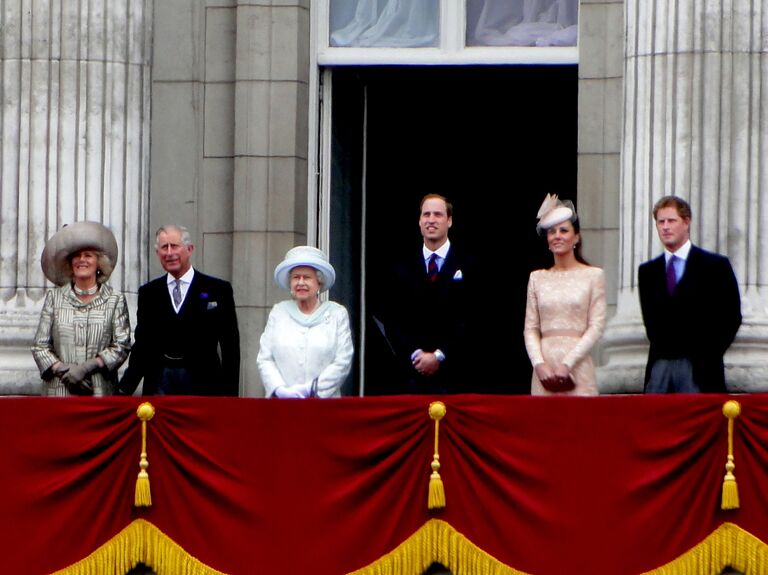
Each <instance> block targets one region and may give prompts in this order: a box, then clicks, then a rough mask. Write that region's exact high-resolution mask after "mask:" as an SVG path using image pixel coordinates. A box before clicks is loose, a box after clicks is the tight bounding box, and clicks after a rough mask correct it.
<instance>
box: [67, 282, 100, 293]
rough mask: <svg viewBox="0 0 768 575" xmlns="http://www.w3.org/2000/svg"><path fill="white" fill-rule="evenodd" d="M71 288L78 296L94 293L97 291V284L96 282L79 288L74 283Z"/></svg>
mask: <svg viewBox="0 0 768 575" xmlns="http://www.w3.org/2000/svg"><path fill="white" fill-rule="evenodd" d="M72 289H73V290H75V293H76V294H77V295H80V296H86V295H94V294H95V293H96V292H97V291H99V284H96V285H95V286H93V287H89V288H86V289H82V288H79V287H77V286H76V285H74V284H72Z"/></svg>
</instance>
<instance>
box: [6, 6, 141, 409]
mask: <svg viewBox="0 0 768 575" xmlns="http://www.w3.org/2000/svg"><path fill="white" fill-rule="evenodd" d="M0 18H2V21H1V22H0V30H1V31H2V32H1V33H0V42H1V43H2V49H1V51H0V95H1V97H0V131H1V133H2V140H0V213H1V214H2V216H1V217H0V393H3V394H14V393H36V392H37V390H38V389H39V375H38V374H37V370H36V367H35V365H34V362H33V361H32V357H31V354H30V352H29V346H30V344H31V341H32V338H33V335H34V332H35V329H36V327H37V322H38V317H39V310H40V307H41V305H42V298H43V296H44V293H45V290H46V289H47V288H49V287H50V284H47V283H46V280H45V278H44V276H43V273H42V271H41V269H40V254H41V253H42V250H43V246H44V245H45V241H46V239H47V238H48V237H50V236H51V235H52V234H53V233H54V232H55V231H56V230H58V229H60V228H61V226H63V225H64V224H68V223H72V222H74V221H78V220H86V219H87V220H96V221H100V222H103V223H104V224H105V225H107V226H109V227H110V228H111V229H112V231H113V232H114V233H115V236H116V238H117V241H118V245H119V248H120V261H119V263H118V267H117V269H116V270H115V272H114V274H113V275H112V278H111V280H110V283H111V284H112V285H113V286H114V287H115V288H116V289H118V290H123V291H126V292H130V293H134V294H135V293H136V291H137V289H138V286H139V284H140V281H141V278H142V277H144V276H145V275H146V274H145V270H146V267H147V247H146V245H147V244H146V237H147V229H146V228H147V226H146V219H147V191H148V185H147V183H148V157H149V155H148V151H149V141H148V134H149V131H148V128H149V78H150V49H151V31H152V28H151V22H152V0H88V1H86V0H67V1H66V2H64V1H62V0H53V1H42V0H13V1H8V2H4V3H2V7H1V8H0Z"/></svg>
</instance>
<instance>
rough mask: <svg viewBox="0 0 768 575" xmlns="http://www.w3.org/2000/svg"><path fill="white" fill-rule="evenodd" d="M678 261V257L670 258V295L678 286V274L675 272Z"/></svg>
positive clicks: (668, 273) (668, 264)
mask: <svg viewBox="0 0 768 575" xmlns="http://www.w3.org/2000/svg"><path fill="white" fill-rule="evenodd" d="M676 259H677V256H672V257H671V258H669V262H667V291H668V292H669V295H672V294H673V293H674V292H675V287H676V286H677V272H676V270H675V260H676Z"/></svg>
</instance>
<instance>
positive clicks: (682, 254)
mask: <svg viewBox="0 0 768 575" xmlns="http://www.w3.org/2000/svg"><path fill="white" fill-rule="evenodd" d="M691 245H692V244H691V240H690V239H689V240H687V241H686V242H685V243H684V244H683V245H682V246H680V247H679V248H678V249H677V251H676V252H671V251H669V250H664V261H665V262H667V263H669V258H671V257H672V256H675V257H677V258H680V259H681V260H683V261H688V254H689V253H691Z"/></svg>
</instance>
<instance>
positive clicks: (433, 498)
mask: <svg viewBox="0 0 768 575" xmlns="http://www.w3.org/2000/svg"><path fill="white" fill-rule="evenodd" d="M429 417H431V418H432V419H434V420H435V454H434V456H433V457H432V465H431V467H432V475H431V476H430V477H429V499H428V501H427V508H428V509H442V508H443V507H445V489H444V488H443V480H442V479H441V478H440V473H439V471H440V455H439V454H438V451H437V438H438V435H439V431H440V420H441V419H442V418H443V417H445V404H444V403H443V402H442V401H433V402H432V403H430V404H429Z"/></svg>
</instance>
